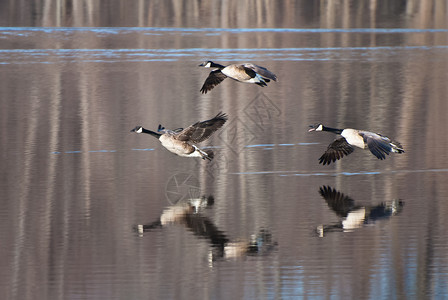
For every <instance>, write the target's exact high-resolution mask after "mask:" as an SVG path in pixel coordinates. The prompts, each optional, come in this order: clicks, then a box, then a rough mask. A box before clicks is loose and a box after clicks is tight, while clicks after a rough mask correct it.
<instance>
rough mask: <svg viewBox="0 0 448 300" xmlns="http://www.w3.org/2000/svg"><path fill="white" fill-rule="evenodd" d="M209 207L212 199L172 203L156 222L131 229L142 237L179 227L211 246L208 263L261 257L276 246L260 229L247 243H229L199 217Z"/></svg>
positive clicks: (241, 241)
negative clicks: (155, 231) (149, 233)
mask: <svg viewBox="0 0 448 300" xmlns="http://www.w3.org/2000/svg"><path fill="white" fill-rule="evenodd" d="M213 204H214V199H213V196H208V197H205V196H202V197H200V198H194V199H182V200H180V201H179V202H177V203H176V204H174V205H171V206H168V207H166V208H165V209H164V210H163V212H162V214H161V216H160V218H159V219H158V220H156V221H154V222H152V223H149V224H138V225H135V226H134V230H135V231H136V232H137V233H138V234H139V235H140V236H143V234H144V233H145V232H151V231H153V230H157V229H160V228H164V227H168V226H171V225H182V226H184V227H185V228H186V229H188V230H189V231H190V232H192V233H193V234H194V235H195V236H198V237H200V238H205V239H207V240H208V241H209V243H210V246H211V248H210V252H209V260H210V261H211V262H212V261H215V260H217V259H221V258H225V259H233V258H238V257H245V256H247V255H264V254H267V253H269V252H270V251H271V250H272V249H273V248H274V247H275V246H276V243H275V242H273V241H272V235H271V233H270V232H269V231H268V230H265V229H261V230H260V231H259V232H258V233H257V234H252V235H251V237H250V239H249V240H247V239H243V240H236V241H231V240H230V239H229V238H228V237H227V235H226V233H225V232H223V231H221V230H220V229H219V228H218V227H217V226H216V225H215V224H214V223H213V222H212V220H210V219H209V218H208V217H206V216H204V215H203V214H202V212H203V211H204V210H205V209H207V208H210V207H211V206H212V205H213Z"/></svg>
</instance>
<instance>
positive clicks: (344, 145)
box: [308, 123, 404, 165]
mask: <svg viewBox="0 0 448 300" xmlns="http://www.w3.org/2000/svg"><path fill="white" fill-rule="evenodd" d="M310 127H311V128H310V130H308V131H329V132H333V133H335V134H340V135H342V137H340V138H338V139H336V140H334V141H333V142H332V143H331V144H330V145H329V146H328V148H327V151H325V153H324V154H323V155H322V156H321V157H320V158H319V163H320V164H321V163H323V164H324V165H326V164H330V163H331V162H335V161H336V160H338V159H341V158H342V157H343V156H344V155H349V154H350V153H352V152H353V151H354V150H355V149H354V148H353V146H356V147H358V148H361V149H367V148H368V149H369V150H370V152H372V154H373V155H375V156H376V157H377V158H378V159H381V160H382V159H385V158H386V154H387V155H389V152H395V153H403V152H404V150H403V147H402V146H401V145H400V143H397V142H394V141H392V140H391V139H390V138H388V137H387V136H384V135H381V134H379V133H373V132H370V131H365V130H357V129H350V128H346V129H336V128H330V127H325V126H324V125H322V124H320V123H319V124H315V125H311V126H310Z"/></svg>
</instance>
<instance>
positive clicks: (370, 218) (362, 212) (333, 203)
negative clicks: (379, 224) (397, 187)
mask: <svg viewBox="0 0 448 300" xmlns="http://www.w3.org/2000/svg"><path fill="white" fill-rule="evenodd" d="M319 194H320V195H321V196H322V197H323V198H324V199H325V202H327V205H328V207H329V208H331V209H332V210H333V211H334V212H335V213H336V215H337V216H338V217H340V218H341V221H340V222H339V223H336V224H331V225H320V226H318V227H317V228H316V229H317V233H318V234H319V236H320V237H323V236H324V234H325V233H328V232H334V231H342V232H347V231H353V230H354V229H356V228H360V227H362V226H363V225H365V224H369V223H372V222H374V221H377V220H380V219H387V218H390V217H391V216H395V215H397V214H399V213H400V212H401V211H402V209H403V205H404V203H403V202H402V201H401V200H392V201H388V202H382V203H380V204H378V205H374V206H360V205H355V201H353V199H351V198H350V197H348V196H345V195H344V194H343V193H341V192H339V191H338V190H336V189H334V188H331V187H330V186H322V187H320V188H319Z"/></svg>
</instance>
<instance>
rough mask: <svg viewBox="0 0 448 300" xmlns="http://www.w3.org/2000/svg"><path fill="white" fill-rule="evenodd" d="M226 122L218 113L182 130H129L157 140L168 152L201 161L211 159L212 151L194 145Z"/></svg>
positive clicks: (160, 128) (161, 128)
mask: <svg viewBox="0 0 448 300" xmlns="http://www.w3.org/2000/svg"><path fill="white" fill-rule="evenodd" d="M226 121H227V115H226V114H225V113H222V112H220V113H219V114H217V115H216V116H215V117H214V118H213V119H210V120H207V121H202V122H196V123H194V124H193V125H191V126H189V127H187V128H185V129H183V128H178V129H175V130H169V129H165V128H164V127H162V125H159V128H158V129H157V132H154V131H151V130H148V129H146V128H143V127H142V126H137V127H135V128H134V129H132V130H131V132H135V133H147V134H150V135H152V136H154V137H156V138H158V139H159V141H160V143H161V144H162V146H163V147H165V148H166V149H167V150H168V151H170V152H172V153H174V154H177V155H179V156H184V157H201V158H202V159H208V160H212V159H213V151H212V150H210V149H206V150H201V149H199V147H197V146H196V145H195V144H197V143H200V142H203V141H205V140H206V139H208V138H209V137H210V136H211V135H212V134H213V133H214V132H215V131H216V130H218V129H219V128H221V127H222V126H223V125H224V123H225V122H226Z"/></svg>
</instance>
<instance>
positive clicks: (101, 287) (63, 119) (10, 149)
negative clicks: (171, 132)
mask: <svg viewBox="0 0 448 300" xmlns="http://www.w3.org/2000/svg"><path fill="white" fill-rule="evenodd" d="M447 36H448V31H447V30H444V29H428V30H426V29H406V28H391V29H362V28H361V29H278V28H273V29H212V28H208V29H200V28H0V40H1V41H2V45H1V46H0V47H1V50H0V68H1V70H2V72H1V73H0V76H1V80H0V86H1V89H0V93H1V100H0V101H1V107H2V110H1V121H0V122H1V125H2V126H1V127H0V128H1V132H2V133H1V143H2V149H3V151H2V156H1V163H2V169H3V171H2V173H1V174H2V181H1V195H2V204H3V205H2V207H1V208H0V215H1V218H0V237H1V240H2V246H1V248H0V249H1V250H0V255H1V260H0V261H1V262H0V266H1V268H0V279H1V280H0V282H1V284H0V290H1V291H2V295H5V299H64V298H68V299H72V298H82V299H83V298H93V299H125V298H126V299H147V298H151V299H169V298H182V299H198V298H199V299H201V298H203V299H211V298H213V299H214V298H219V299H228V298H231V297H232V298H255V299H263V298H265V299H273V298H278V299H281V298H295V297H316V298H324V297H325V298H330V297H331V298H370V299H380V298H383V299H385V298H425V297H431V298H444V297H447V295H448V294H447V291H448V286H447V282H448V260H447V255H446V253H447V250H448V238H447V235H446V229H447V226H448V223H447V221H446V218H445V215H446V212H447V210H448V204H447V203H448V201H447V200H448V186H447V179H446V178H447V173H448V163H447V161H448V155H447V154H446V147H447V146H448V137H447V135H446V134H444V129H445V128H448V123H447V119H446V116H447V114H448V106H447V104H446V94H447V87H446V82H448V80H447V79H448V76H447V75H448V73H447V63H448V45H447ZM207 59H213V60H214V61H216V62H222V63H225V62H233V61H238V62H254V63H257V64H260V65H263V66H266V67H267V68H269V69H270V70H272V71H273V72H275V73H276V74H277V75H278V77H279V81H278V82H271V83H270V84H269V86H268V87H266V88H263V89H262V88H260V87H258V86H252V85H245V84H240V83H237V82H234V81H231V80H228V81H227V80H226V81H224V82H222V83H221V84H220V85H219V86H217V87H215V88H214V89H213V90H212V91H210V92H209V93H207V94H206V95H202V94H200V92H199V89H200V87H201V85H202V83H203V81H204V80H205V78H206V77H207V75H208V71H207V69H202V68H199V67H197V65H198V64H199V63H201V62H202V61H204V60H207ZM219 111H224V112H226V113H227V114H228V115H229V120H228V122H227V124H226V125H225V126H224V127H223V128H222V130H220V131H218V132H217V133H216V134H215V135H214V136H213V138H212V139H211V140H210V142H208V143H207V142H206V143H204V146H205V147H211V148H213V149H214V151H215V153H216V158H215V159H214V160H213V161H212V162H206V161H202V160H195V159H187V158H181V157H177V156H174V155H173V154H171V153H169V152H168V151H166V150H165V149H163V148H162V147H161V146H160V144H159V143H158V141H157V140H155V139H153V138H152V137H150V136H142V135H136V134H133V133H130V132H129V131H130V129H132V128H133V127H135V125H138V124H140V125H143V126H145V127H147V128H150V129H156V128H157V126H158V124H162V125H164V126H166V127H167V128H173V129H174V128H178V127H186V126H188V125H190V124H193V123H194V122H196V121H198V120H206V119H209V118H211V117H213V116H214V115H216V114H217V113H218V112H219ZM316 122H323V123H324V124H327V125H328V126H333V127H342V128H344V127H354V128H358V129H366V130H372V131H376V132H381V133H383V134H385V135H387V136H390V137H392V138H394V139H396V140H398V141H400V142H401V143H402V144H403V147H404V149H405V150H406V153H405V154H402V155H390V156H388V157H387V159H386V160H384V161H380V160H377V159H376V158H375V157H374V156H372V155H371V154H370V153H369V152H368V151H362V150H356V151H355V152H354V153H353V154H350V156H348V157H345V158H343V159H342V160H341V161H339V162H337V163H335V164H331V165H330V166H322V165H319V164H318V158H319V157H320V155H321V154H322V153H323V152H324V151H325V149H326V148H327V146H328V144H329V143H330V142H331V141H333V139H334V136H333V135H332V134H330V133H309V132H308V125H310V124H314V123H316ZM202 196H204V197H203V198H201V197H202ZM179 212H180V213H179ZM359 219H361V221H363V222H361V223H359V222H358V223H356V222H354V221H356V220H358V221H359Z"/></svg>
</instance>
